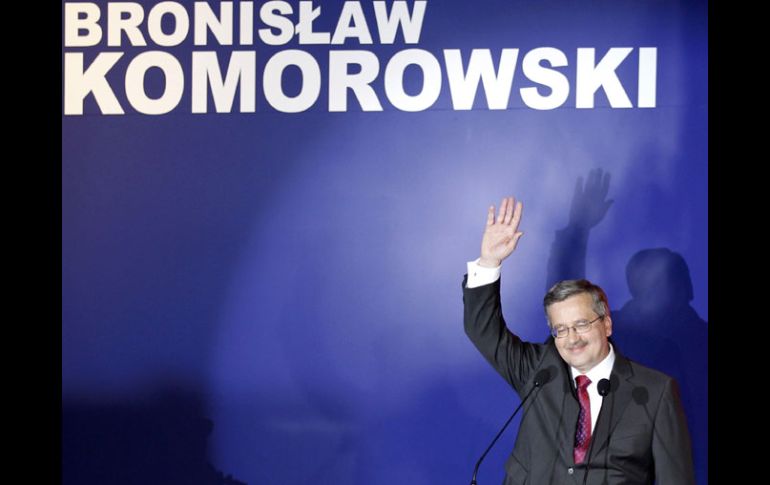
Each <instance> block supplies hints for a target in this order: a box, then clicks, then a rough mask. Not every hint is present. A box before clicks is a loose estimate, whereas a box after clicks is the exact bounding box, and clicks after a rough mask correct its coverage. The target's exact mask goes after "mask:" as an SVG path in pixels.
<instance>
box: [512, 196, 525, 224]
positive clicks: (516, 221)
mask: <svg viewBox="0 0 770 485" xmlns="http://www.w3.org/2000/svg"><path fill="white" fill-rule="evenodd" d="M523 210H524V206H523V205H522V203H521V201H518V202H517V203H516V209H515V210H514V211H513V222H512V223H511V226H512V227H513V230H514V231H515V230H516V229H517V228H518V227H519V222H520V221H521V212H522V211H523Z"/></svg>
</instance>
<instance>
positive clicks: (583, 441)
mask: <svg viewBox="0 0 770 485" xmlns="http://www.w3.org/2000/svg"><path fill="white" fill-rule="evenodd" d="M521 214H522V205H521V202H518V203H515V202H514V199H513V197H509V198H506V199H503V201H502V203H501V205H500V210H499V212H498V216H497V220H495V208H494V206H491V207H490V208H489V212H488V214H487V224H486V229H485V231H484V236H483V239H482V244H481V257H480V258H479V259H478V260H476V261H472V262H469V263H468V274H467V275H466V278H465V280H464V281H463V301H464V304H465V316H464V319H465V332H466V333H467V335H468V336H469V337H470V339H471V341H472V342H473V344H474V345H475V346H476V348H478V350H479V351H480V352H481V353H482V355H483V356H484V357H485V358H486V359H487V361H488V362H489V363H490V364H492V366H493V367H494V368H495V370H497V372H498V373H500V375H502V376H503V378H505V380H506V381H507V382H508V383H509V384H510V385H511V386H512V387H513V388H514V389H515V390H516V392H517V393H518V394H519V396H521V397H522V398H524V396H525V395H526V394H528V393H529V392H530V391H531V390H532V389H533V387H535V380H536V376H537V380H538V381H539V385H538V387H537V388H536V389H535V390H534V392H533V393H532V395H531V396H530V398H529V400H528V401H527V403H526V405H525V407H524V410H523V415H522V418H521V424H520V426H519V434H518V436H517V439H516V444H515V445H514V448H513V452H512V453H511V456H510V457H509V458H508V460H507V461H506V464H505V469H506V476H505V482H504V483H505V485H514V484H517V485H520V484H534V485H551V484H582V483H587V484H592V485H599V484H608V485H621V484H624V485H637V484H638V485H643V484H644V485H646V484H652V483H653V482H654V483H656V484H657V485H689V484H694V483H695V481H694V478H693V466H692V455H691V451H690V438H689V434H688V431H687V423H686V419H685V416H684V412H683V410H682V406H681V403H680V399H679V390H678V387H677V384H676V382H675V381H674V380H673V379H672V378H670V377H669V376H666V375H665V374H662V373H660V372H658V371H655V370H652V369H649V368H647V367H644V366H641V365H639V364H637V363H635V362H633V361H630V360H628V359H627V358H625V357H624V356H623V355H622V354H621V353H620V351H619V349H617V348H616V347H615V346H613V345H612V341H611V340H610V339H609V337H610V335H612V331H613V328H612V318H611V315H610V311H609V308H610V307H609V304H608V302H607V297H606V295H605V294H604V291H602V289H601V288H599V287H598V286H596V285H594V284H592V283H590V282H589V281H587V280H566V281H561V282H559V283H557V284H556V285H554V286H553V287H552V288H551V289H550V290H549V292H548V293H547V294H546V296H545V298H544V300H543V306H544V309H545V312H546V315H547V317H548V323H549V326H550V330H551V335H552V336H551V337H550V338H549V339H548V340H547V341H546V343H544V344H535V343H530V342H524V341H522V340H521V339H520V338H518V337H517V336H516V335H515V334H513V333H512V332H511V331H510V330H509V329H508V327H507V326H506V324H505V321H504V319H503V315H502V310H501V305H500V264H501V263H502V261H503V260H504V259H505V258H507V257H508V256H509V255H510V254H511V253H512V252H513V251H514V249H515V248H516V245H517V244H518V241H519V238H521V236H522V234H523V233H522V232H519V231H518V226H519V222H520V220H521ZM605 379H606V382H603V381H604V380H605ZM600 393H601V394H600ZM602 394H603V395H602ZM586 474H587V476H586Z"/></svg>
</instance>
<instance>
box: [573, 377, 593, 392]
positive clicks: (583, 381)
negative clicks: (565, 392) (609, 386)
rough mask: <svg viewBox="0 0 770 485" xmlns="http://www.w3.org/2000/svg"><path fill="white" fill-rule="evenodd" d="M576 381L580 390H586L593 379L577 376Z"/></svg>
mask: <svg viewBox="0 0 770 485" xmlns="http://www.w3.org/2000/svg"><path fill="white" fill-rule="evenodd" d="M575 380H576V381H577V387H578V389H586V388H587V387H588V385H589V384H591V379H589V378H588V376H577V377H576V378H575Z"/></svg>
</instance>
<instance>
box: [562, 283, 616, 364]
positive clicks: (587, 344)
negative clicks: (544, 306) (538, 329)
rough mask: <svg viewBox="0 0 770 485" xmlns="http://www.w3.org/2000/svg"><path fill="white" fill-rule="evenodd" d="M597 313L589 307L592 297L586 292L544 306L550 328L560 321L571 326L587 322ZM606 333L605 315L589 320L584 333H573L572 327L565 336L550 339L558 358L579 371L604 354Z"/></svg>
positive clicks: (608, 332)
mask: <svg viewBox="0 0 770 485" xmlns="http://www.w3.org/2000/svg"><path fill="white" fill-rule="evenodd" d="M598 316H599V315H598V314H597V313H596V312H595V311H594V309H593V299H592V298H591V295H590V294H588V293H579V294H577V295H572V296H571V297H569V298H567V299H566V300H564V301H560V302H557V303H553V304H551V305H550V306H549V307H548V319H549V321H550V322H551V326H552V327H554V328H557V327H558V326H560V325H566V326H568V327H571V326H573V325H575V323H577V322H578V321H581V320H583V321H587V322H590V321H591V320H594V319H595V318H596V317H598ZM610 335H612V319H610V317H609V316H606V317H604V318H600V319H599V320H596V321H595V322H594V323H592V324H591V326H590V328H589V330H588V332H586V333H577V331H575V329H570V330H569V333H568V334H567V335H566V336H565V337H559V338H554V341H555V342H556V348H557V349H558V351H559V355H561V358H562V359H564V360H565V361H566V362H567V363H568V364H569V365H571V366H572V367H574V368H576V369H577V370H579V371H580V372H582V373H586V372H588V371H589V370H591V369H592V368H593V367H594V366H595V365H596V364H598V363H599V362H601V361H602V360H604V358H605V357H607V354H608V353H609V351H610V346H609V343H608V342H607V337H609V336H610Z"/></svg>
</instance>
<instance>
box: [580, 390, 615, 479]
mask: <svg viewBox="0 0 770 485" xmlns="http://www.w3.org/2000/svg"><path fill="white" fill-rule="evenodd" d="M596 390H597V391H598V392H599V395H600V396H601V397H602V406H603V405H604V398H605V397H607V394H609V393H610V381H609V380H608V379H600V380H599V383H598V384H596ZM599 409H600V411H599V415H598V416H597V417H596V423H595V424H594V429H595V430H598V429H599V428H598V426H599V419H600V418H601V415H602V413H601V408H599ZM595 442H596V440H595V439H594V436H593V435H592V436H591V444H590V445H589V446H588V456H587V457H586V473H585V475H583V485H586V481H587V480H588V470H590V469H591V452H592V451H593V449H594V443H595Z"/></svg>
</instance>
